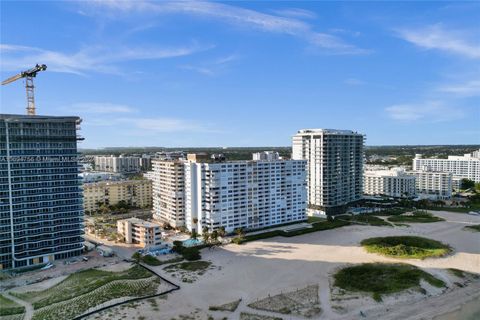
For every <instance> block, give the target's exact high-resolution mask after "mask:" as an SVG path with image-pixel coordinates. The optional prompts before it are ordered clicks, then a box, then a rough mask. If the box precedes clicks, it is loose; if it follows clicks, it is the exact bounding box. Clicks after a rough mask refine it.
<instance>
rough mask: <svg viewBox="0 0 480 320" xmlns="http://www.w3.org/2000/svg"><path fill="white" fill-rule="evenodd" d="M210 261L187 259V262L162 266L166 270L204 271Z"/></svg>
mask: <svg viewBox="0 0 480 320" xmlns="http://www.w3.org/2000/svg"><path fill="white" fill-rule="evenodd" d="M211 264H212V263H211V262H209V261H188V262H181V263H176V264H171V265H169V266H166V267H165V268H163V269H164V270H166V271H169V270H174V271H175V270H178V269H181V270H185V271H204V270H206V269H207V268H208V267H210V265H211Z"/></svg>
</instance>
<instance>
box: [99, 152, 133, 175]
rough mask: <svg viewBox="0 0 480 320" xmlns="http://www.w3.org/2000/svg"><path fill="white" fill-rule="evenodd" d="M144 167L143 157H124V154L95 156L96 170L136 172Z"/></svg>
mask: <svg viewBox="0 0 480 320" xmlns="http://www.w3.org/2000/svg"><path fill="white" fill-rule="evenodd" d="M141 168H142V158H140V157H124V156H119V157H116V156H95V170H96V171H106V172H116V173H136V172H140V170H141Z"/></svg>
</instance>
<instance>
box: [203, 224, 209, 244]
mask: <svg viewBox="0 0 480 320" xmlns="http://www.w3.org/2000/svg"><path fill="white" fill-rule="evenodd" d="M202 237H203V242H205V243H208V240H209V239H210V233H209V232H208V228H207V227H203V229H202Z"/></svg>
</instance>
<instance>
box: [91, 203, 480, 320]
mask: <svg viewBox="0 0 480 320" xmlns="http://www.w3.org/2000/svg"><path fill="white" fill-rule="evenodd" d="M434 214H435V215H437V216H440V217H442V218H444V219H445V220H446V221H445V222H437V223H425V224H410V227H395V228H390V227H372V226H348V227H343V228H340V229H334V230H328V231H322V232H316V233H310V234H306V235H302V236H298V237H292V238H284V237H276V238H271V239H267V240H261V241H254V242H249V243H246V244H244V245H235V244H231V245H227V246H224V247H222V248H217V249H215V250H203V251H202V260H207V261H210V262H212V265H213V267H212V268H210V269H209V270H208V271H207V272H206V273H205V274H203V275H202V276H199V277H198V279H197V280H196V281H195V282H193V283H182V282H179V279H176V278H175V277H172V276H171V274H169V273H166V272H165V271H164V270H163V269H162V267H156V270H158V271H159V272H160V273H162V274H164V276H165V277H166V278H168V279H170V280H171V281H173V282H176V283H179V284H180V286H181V289H180V290H179V291H177V292H174V293H172V294H170V295H169V296H168V297H167V298H166V299H165V298H163V299H158V302H157V303H158V308H159V310H160V311H152V308H151V306H150V303H149V302H141V303H138V304H136V305H135V306H134V307H133V308H123V309H122V310H121V311H120V310H111V311H110V312H108V313H107V312H105V313H104V314H102V315H97V316H96V317H92V319H107V318H108V316H107V315H108V314H109V316H110V317H112V316H114V317H116V316H117V315H118V317H119V318H121V317H124V316H125V317H127V318H129V319H130V318H131V319H173V318H176V319H179V318H180V319H208V317H209V316H210V317H212V318H213V319H223V318H227V319H239V315H240V313H241V312H251V313H255V314H260V315H270V316H276V317H280V318H282V319H305V318H304V317H297V316H295V315H284V314H279V313H273V312H268V311H260V310H254V309H252V308H250V307H248V304H250V303H252V302H255V301H257V300H258V299H262V298H265V297H268V296H273V295H276V294H279V293H285V292H290V291H295V290H297V289H302V288H305V287H307V286H309V285H318V288H319V290H318V298H319V302H320V308H321V310H322V311H321V313H320V314H319V315H318V316H317V317H315V319H345V320H346V319H357V318H358V319H360V318H365V319H433V318H435V317H438V316H439V315H442V314H448V313H449V312H453V311H455V310H458V309H460V308H461V306H462V305H463V304H465V303H468V302H470V301H472V300H473V299H478V297H480V281H479V280H471V281H466V282H465V281H464V283H463V284H462V287H460V286H459V285H460V284H459V282H461V279H458V278H457V277H455V276H454V275H452V274H451V273H450V272H448V271H447V270H446V269H448V268H456V269H460V270H464V271H468V272H472V273H480V234H478V233H474V232H470V231H466V230H464V229H463V227H464V226H466V225H469V224H479V223H480V217H476V216H470V215H466V214H458V213H449V212H434ZM389 235H417V236H424V237H428V238H432V239H435V240H439V241H442V242H444V243H448V244H449V245H451V246H452V247H453V249H454V252H453V253H452V254H451V255H449V256H447V257H443V258H436V259H425V260H398V259H392V258H386V257H383V256H380V255H376V254H370V253H367V252H366V251H365V250H364V249H363V248H362V247H361V246H360V245H359V243H360V241H361V240H363V239H365V238H369V237H376V236H389ZM364 262H403V263H409V264H412V265H415V266H417V267H419V268H422V269H423V270H425V271H427V272H429V273H431V274H433V275H434V276H436V277H438V278H439V279H441V280H443V281H444V282H445V283H446V284H447V288H445V289H438V288H433V287H431V286H430V287H428V286H425V287H424V285H423V284H422V287H424V288H425V289H426V292H427V293H426V294H420V293H419V292H416V291H412V290H407V291H406V292H402V293H399V294H394V295H390V296H387V297H385V298H384V299H383V302H381V303H378V302H375V301H374V300H373V299H372V298H371V297H369V296H368V295H362V294H353V295H352V297H351V300H348V299H345V300H343V301H333V300H332V285H331V283H332V281H331V276H332V274H333V273H334V272H335V271H336V270H338V269H339V268H341V267H343V266H345V265H347V264H356V263H364ZM237 299H242V301H241V302H240V304H239V306H238V308H237V310H236V311H235V312H233V313H230V312H220V311H209V310H208V309H209V307H210V306H216V305H221V304H225V303H229V302H231V301H234V300H237ZM360 312H362V314H363V315H364V317H363V316H360ZM139 315H141V316H140V318H138V316H139ZM437 319H442V318H437ZM445 319H449V318H445ZM442 320H443V319H442Z"/></svg>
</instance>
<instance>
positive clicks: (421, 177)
mask: <svg viewBox="0 0 480 320" xmlns="http://www.w3.org/2000/svg"><path fill="white" fill-rule="evenodd" d="M407 174H409V175H411V176H413V177H415V192H416V194H417V196H418V197H419V198H421V199H430V200H448V199H450V198H451V197H452V177H453V175H452V173H451V172H438V171H423V170H416V171H407Z"/></svg>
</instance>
